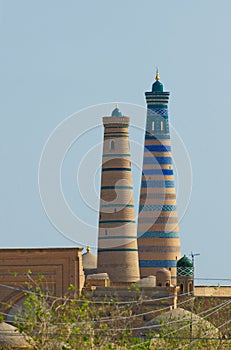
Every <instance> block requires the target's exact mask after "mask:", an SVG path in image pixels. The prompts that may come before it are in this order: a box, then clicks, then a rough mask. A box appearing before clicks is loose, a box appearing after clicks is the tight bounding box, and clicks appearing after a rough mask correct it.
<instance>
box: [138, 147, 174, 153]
mask: <svg viewBox="0 0 231 350" xmlns="http://www.w3.org/2000/svg"><path fill="white" fill-rule="evenodd" d="M144 151H145V152H146V151H150V152H171V146H167V145H166V146H164V145H145V147H144Z"/></svg>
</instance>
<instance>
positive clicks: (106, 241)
mask: <svg viewBox="0 0 231 350" xmlns="http://www.w3.org/2000/svg"><path fill="white" fill-rule="evenodd" d="M129 122H130V118H129V117H125V116H122V114H121V112H120V110H119V109H118V107H116V108H115V109H114V110H113V112H112V116H111V117H104V118H103V124H104V145H103V162H102V177H101V200H100V215H99V235H98V269H97V271H98V272H107V273H108V274H109V277H110V280H111V282H112V284H127V283H131V282H135V281H137V280H138V279H139V264H138V249H137V237H136V223H135V213H134V200H133V186H132V173H131V159H130V147H129V135H128V126H129Z"/></svg>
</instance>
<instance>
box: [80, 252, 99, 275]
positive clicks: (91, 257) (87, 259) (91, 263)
mask: <svg viewBox="0 0 231 350" xmlns="http://www.w3.org/2000/svg"><path fill="white" fill-rule="evenodd" d="M82 259H83V269H84V270H85V269H96V268H97V256H96V255H95V254H92V253H91V252H90V247H89V246H88V247H87V252H86V253H84V254H83V256H82Z"/></svg>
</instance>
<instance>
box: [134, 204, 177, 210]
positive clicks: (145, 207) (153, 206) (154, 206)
mask: <svg viewBox="0 0 231 350" xmlns="http://www.w3.org/2000/svg"><path fill="white" fill-rule="evenodd" d="M139 210H140V211H141V210H142V211H152V210H153V211H175V210H176V205H161V204H144V205H142V204H141V205H140V206H139Z"/></svg>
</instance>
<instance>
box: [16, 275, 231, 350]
mask: <svg viewBox="0 0 231 350" xmlns="http://www.w3.org/2000/svg"><path fill="white" fill-rule="evenodd" d="M44 282H45V281H44V278H43V276H38V281H37V282H35V281H33V279H32V274H31V273H29V274H28V283H27V288H28V292H27V293H25V295H26V299H25V302H24V308H23V310H22V312H21V313H20V314H18V315H16V319H15V321H16V326H17V327H18V329H19V331H20V332H21V333H25V334H27V335H28V336H30V338H31V344H32V345H33V347H34V349H35V350H41V349H43V350H70V349H71V350H75V349H78V350H79V349H81V350H84V349H100V350H109V349H112V350H114V349H118V350H119V349H121V350H125V349H136V350H144V349H150V350H154V349H155V350H156V349H157V350H161V349H163V350H166V349H167V350H175V349H184V350H199V349H211V350H213V349H225V350H226V349H228V348H229V347H228V345H230V343H228V342H225V340H223V339H222V338H220V339H218V340H216V341H215V340H210V339H205V335H206V334H209V332H210V329H209V328H205V325H204V324H203V323H202V322H201V324H200V322H198V321H197V322H196V321H195V320H194V318H190V319H189V318H188V319H187V320H184V319H183V318H182V316H179V317H177V318H175V319H173V318H172V319H170V320H166V319H165V320H163V321H161V322H162V324H161V326H160V327H159V329H158V331H156V332H154V328H150V329H144V330H143V331H140V332H138V331H137V330H136V329H139V326H142V325H144V324H143V323H142V322H143V318H142V317H138V318H137V317H135V318H134V315H135V316H136V315H137V314H139V313H141V315H142V312H143V309H142V308H141V309H140V308H139V307H141V305H142V300H137V301H136V302H135V303H133V302H130V303H125V304H121V303H117V302H116V301H115V300H105V301H103V302H99V303H97V300H95V299H94V300H93V301H94V302H92V300H89V299H87V298H85V297H81V298H79V299H74V298H73V296H74V295H75V290H74V288H73V286H70V288H69V292H68V294H67V295H66V296H64V297H63V298H57V297H53V296H52V295H50V293H48V292H46V291H45V289H44V288H42V286H43V287H44ZM202 306H203V302H201V301H200V300H199V301H198V305H194V304H193V305H192V304H189V303H188V309H191V310H192V309H193V308H194V309H195V310H194V311H195V312H197V311H198V310H200V309H201V307H202ZM212 306H213V305H212ZM142 307H143V306H142ZM159 307H161V310H163V308H162V306H161V303H159ZM145 310H146V309H145ZM156 311H158V308H157V310H156ZM153 317H154V316H153ZM222 322H223V320H222V321H221V322H220V324H221V323H222ZM194 323H195V324H196V326H195V327H194V326H193V327H192V324H194ZM206 327H207V326H206ZM141 328H142V327H141ZM149 331H150V332H149ZM218 337H219V335H218Z"/></svg>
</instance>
